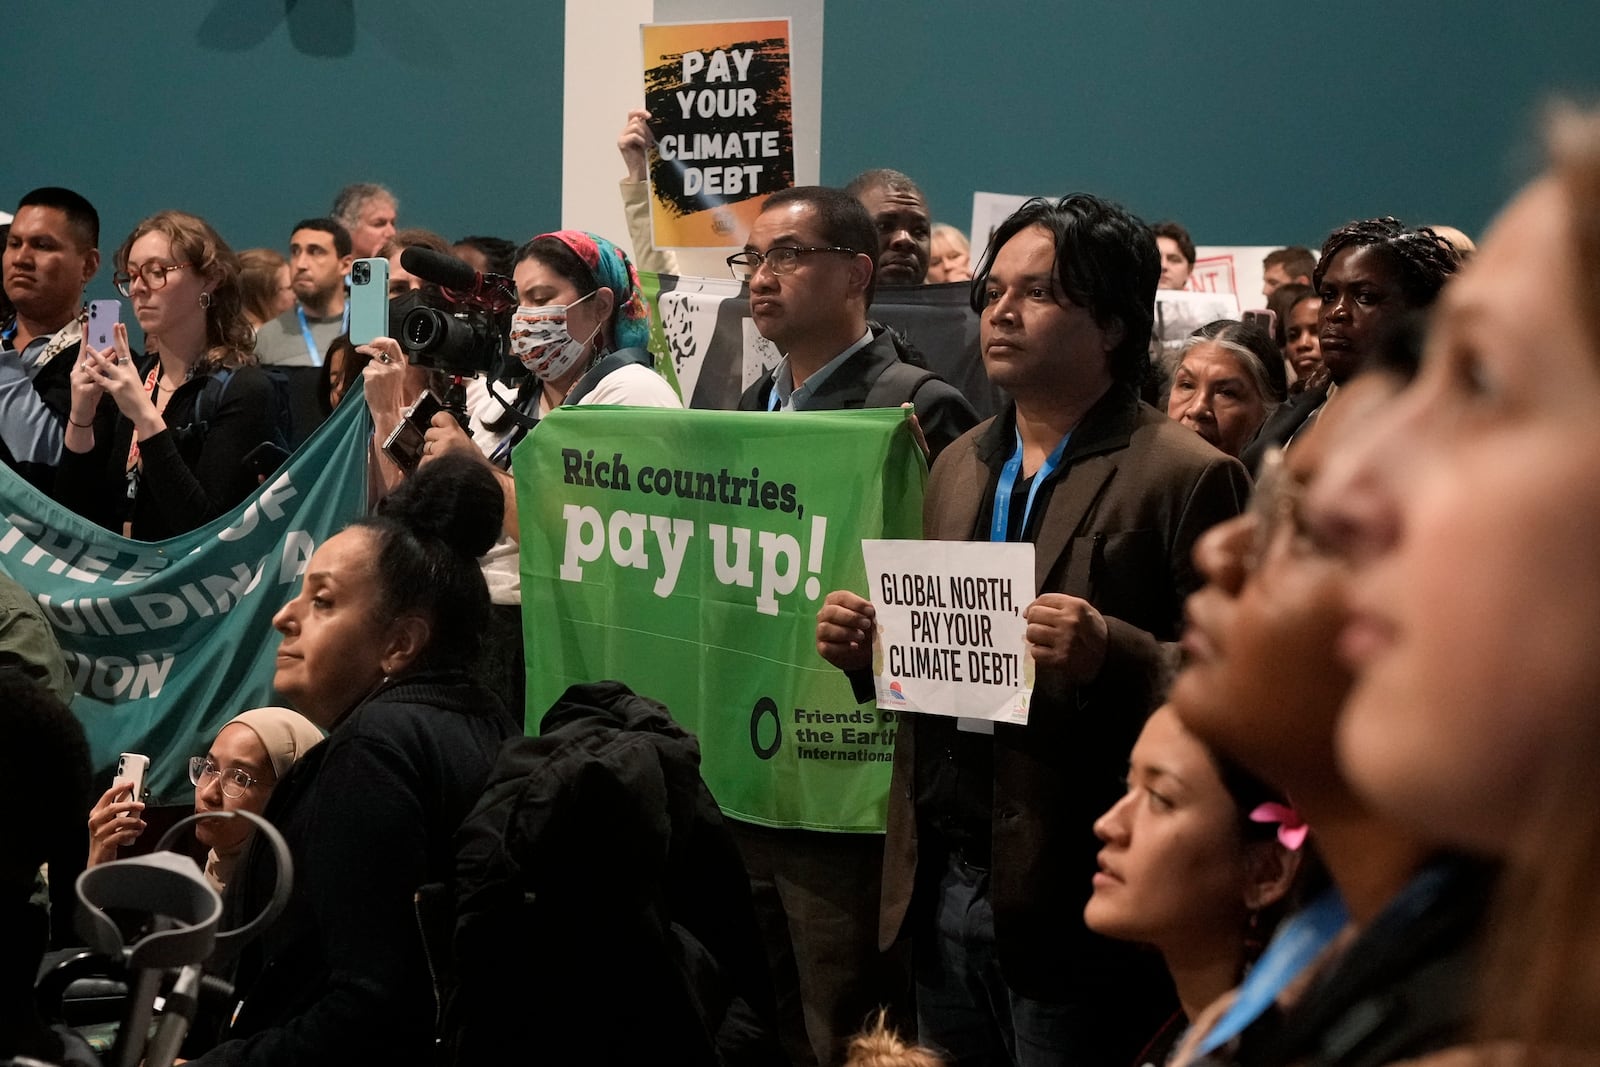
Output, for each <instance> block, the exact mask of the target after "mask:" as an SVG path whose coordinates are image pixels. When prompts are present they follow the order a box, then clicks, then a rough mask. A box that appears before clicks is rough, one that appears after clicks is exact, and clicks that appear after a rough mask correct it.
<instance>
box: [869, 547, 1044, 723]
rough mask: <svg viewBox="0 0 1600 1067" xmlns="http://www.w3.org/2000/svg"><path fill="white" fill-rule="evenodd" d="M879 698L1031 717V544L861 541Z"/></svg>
mask: <svg viewBox="0 0 1600 1067" xmlns="http://www.w3.org/2000/svg"><path fill="white" fill-rule="evenodd" d="M861 555H862V557H863V558H864V559H865V560H866V565H867V581H868V587H869V589H870V590H871V596H870V597H869V599H870V600H871V601H872V604H873V607H874V608H876V609H877V614H878V629H877V633H876V634H874V635H873V641H872V673H873V679H874V682H875V683H876V685H877V690H878V707H880V708H883V709H884V710H886V711H914V712H927V713H931V714H934V715H954V716H959V717H963V718H972V719H988V720H992V721H994V722H1007V723H1017V724H1025V723H1027V721H1028V703H1029V700H1030V699H1031V697H1032V695H1033V657H1032V656H1030V655H1029V654H1028V644H1027V640H1026V632H1027V623H1026V622H1025V621H1024V620H1023V618H1022V610H1023V609H1024V608H1026V607H1027V606H1028V605H1029V604H1030V603H1032V602H1033V599H1034V593H1033V546H1032V545H1031V544H1011V543H1005V544H991V543H990V542H987V541H862V542H861Z"/></svg>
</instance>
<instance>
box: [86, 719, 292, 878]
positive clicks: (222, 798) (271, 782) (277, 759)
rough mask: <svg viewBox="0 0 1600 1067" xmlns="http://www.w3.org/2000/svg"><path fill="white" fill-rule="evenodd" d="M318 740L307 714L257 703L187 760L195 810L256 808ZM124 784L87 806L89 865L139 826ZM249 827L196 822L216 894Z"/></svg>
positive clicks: (112, 853)
mask: <svg viewBox="0 0 1600 1067" xmlns="http://www.w3.org/2000/svg"><path fill="white" fill-rule="evenodd" d="M321 740H322V731H321V730H318V729H317V728H316V726H314V725H313V724H312V722H311V720H310V719H307V718H306V717H305V716H304V715H301V714H300V713H299V712H296V711H290V710H289V709H288V708H256V709H254V710H252V711H247V712H245V713H244V714H242V715H236V716H234V717H233V718H232V719H230V720H228V722H227V724H226V725H224V726H223V727H222V729H221V730H219V731H218V732H217V736H216V738H215V740H213V741H212V742H211V748H210V750H209V751H207V752H206V754H205V755H204V756H194V757H192V758H191V759H190V760H189V780H190V781H191V782H193V783H194V810H195V812H196V813H197V814H198V813H204V812H213V811H248V812H252V813H254V814H256V815H260V814H261V813H262V812H263V811H265V810H266V807H267V799H268V798H269V797H271V796H272V790H273V787H274V786H276V785H277V784H278V781H279V779H281V778H282V777H283V776H284V775H285V774H287V773H289V768H290V767H293V766H294V765H295V763H296V762H297V761H298V760H299V759H300V757H301V756H304V755H305V754H306V753H307V752H308V751H309V750H310V749H311V748H312V746H314V745H315V744H317V742H319V741H321ZM127 788H128V783H127V782H125V781H120V780H119V781H117V782H114V783H113V784H112V786H111V788H110V789H107V790H106V791H105V793H104V794H102V795H101V797H100V800H99V802H98V803H97V804H95V806H94V810H92V811H91V812H90V813H89V866H91V867H92V866H94V865H95V864H97V863H106V862H108V861H110V860H114V859H116V858H117V850H118V849H119V848H121V847H122V846H123V845H126V844H128V843H130V842H132V841H134V840H135V839H137V838H138V837H139V835H140V834H142V833H144V830H145V823H144V820H143V819H142V818H140V814H141V813H142V812H143V811H144V803H143V802H142V801H140V800H138V799H134V800H119V799H117V798H118V797H120V796H122V795H123V794H124V793H125V792H126V791H127ZM254 830H255V827H254V826H253V825H252V824H251V823H249V822H246V821H245V820H243V819H206V820H204V821H202V822H200V823H197V824H196V825H195V830H194V836H195V838H196V839H197V840H198V841H199V842H200V843H201V844H202V845H206V846H209V847H210V849H211V852H210V854H209V855H207V856H206V879H207V880H208V881H210V883H211V884H212V886H214V887H215V888H216V890H217V891H218V892H219V893H220V892H221V891H222V890H223V889H224V888H225V887H226V885H227V883H228V879H229V878H230V877H231V876H232V874H233V865H234V863H235V861H237V860H238V858H239V854H240V853H241V852H243V851H244V846H245V844H246V843H247V842H248V841H249V840H250V835H251V834H252V833H253V832H254Z"/></svg>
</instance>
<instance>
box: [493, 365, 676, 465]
mask: <svg viewBox="0 0 1600 1067" xmlns="http://www.w3.org/2000/svg"><path fill="white" fill-rule="evenodd" d="M655 365H656V358H655V356H653V355H651V354H650V353H649V352H648V351H646V350H645V349H643V348H624V349H621V350H620V351H617V352H612V353H610V354H608V355H607V356H605V358H603V359H601V360H600V362H598V363H596V364H595V365H594V366H592V367H590V368H589V369H588V370H587V371H586V372H584V375H583V377H582V378H579V379H578V381H577V384H575V385H574V386H573V387H572V389H571V390H570V391H568V393H567V399H566V400H564V401H563V402H562V404H561V406H562V407H569V406H571V405H573V404H576V403H578V401H580V400H582V399H583V398H584V397H586V396H588V395H589V394H590V393H592V392H594V390H595V388H596V387H597V386H599V384H600V383H601V382H602V381H604V380H605V378H606V376H607V375H609V374H611V372H613V371H618V370H621V369H622V368H623V367H632V366H640V367H650V368H651V369H654V368H655ZM498 384H499V383H497V382H493V381H491V382H489V383H488V385H489V395H490V396H492V397H494V398H495V400H496V401H498V402H499V404H500V406H501V407H503V408H505V410H506V412H507V413H508V414H509V415H510V416H511V417H512V419H513V420H515V421H516V423H517V429H515V430H513V431H512V432H511V433H510V434H509V435H507V437H506V439H505V440H504V441H501V442H500V443H499V444H498V445H496V446H495V448H494V451H492V452H491V453H489V462H490V463H493V464H494V465H495V466H496V467H499V468H500V469H501V470H509V469H510V467H511V450H512V449H514V448H516V447H517V444H518V443H519V442H520V441H521V440H522V439H523V438H524V437H526V436H527V435H528V431H529V430H532V429H533V428H534V427H535V426H537V425H539V419H538V417H537V416H535V415H530V414H529V413H528V412H526V411H524V410H523V409H522V405H521V404H519V403H517V402H516V401H513V400H507V399H506V398H505V397H504V396H501V395H500V390H499V389H498V388H496V386H497V385H498ZM538 396H539V393H538V391H537V390H535V391H534V392H533V393H532V394H531V395H530V397H529V398H528V399H531V400H534V401H535V404H536V403H537V399H538ZM524 403H526V401H524ZM535 410H537V407H535Z"/></svg>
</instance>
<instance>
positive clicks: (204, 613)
mask: <svg viewBox="0 0 1600 1067" xmlns="http://www.w3.org/2000/svg"><path fill="white" fill-rule="evenodd" d="M315 550H316V542H315V540H314V539H313V538H312V537H311V535H310V534H308V533H307V532H306V531H304V530H290V531H288V533H287V534H285V536H284V541H283V545H282V547H281V549H279V550H276V551H275V554H274V555H273V556H264V557H262V559H261V560H260V561H259V562H258V563H257V564H256V567H255V569H254V570H251V568H250V566H249V564H246V563H236V564H234V567H233V570H232V571H231V572H228V573H226V574H207V575H202V576H201V577H199V578H197V579H196V580H194V581H191V582H184V583H183V584H182V585H179V586H178V587H177V588H176V589H174V590H172V591H170V592H168V591H161V590H157V591H151V592H143V593H130V594H126V595H122V596H117V597H72V598H68V599H62V600H56V599H54V598H52V597H51V596H50V594H48V593H40V594H39V596H38V598H37V599H38V601H39V607H40V608H41V609H42V610H43V611H44V613H45V617H46V618H48V619H49V620H50V623H51V625H53V626H54V627H55V628H56V629H58V630H60V631H62V632H63V633H69V634H99V635H101V636H103V637H112V636H115V637H126V636H131V635H133V634H143V633H149V632H152V631H155V630H165V629H169V628H170V627H173V626H181V625H183V624H184V623H186V622H188V621H189V620H190V618H191V617H195V616H198V617H199V618H202V619H205V618H210V617H212V616H213V615H225V614H227V613H228V612H229V611H231V610H233V609H234V608H235V607H237V606H238V604H239V602H240V601H241V600H242V599H243V598H245V597H247V596H249V595H250V594H251V593H254V592H255V591H256V590H257V589H258V588H260V587H261V584H262V580H263V579H265V578H268V577H269V571H268V565H269V563H270V562H271V561H273V560H274V559H275V560H276V564H277V570H276V573H275V574H272V575H271V577H270V580H269V581H268V583H267V584H268V586H269V587H270V588H271V589H272V594H271V595H273V596H274V597H278V596H280V595H281V594H280V592H279V591H278V590H277V587H278V586H283V585H288V584H290V583H292V582H295V581H298V580H299V578H300V576H301V575H302V574H304V573H305V569H306V564H307V562H308V561H309V560H310V559H311V554H312V552H314V551H315ZM679 555H680V558H681V551H680V553H679ZM148 576H149V575H145V577H148ZM674 577H675V576H674ZM119 584H120V583H119Z"/></svg>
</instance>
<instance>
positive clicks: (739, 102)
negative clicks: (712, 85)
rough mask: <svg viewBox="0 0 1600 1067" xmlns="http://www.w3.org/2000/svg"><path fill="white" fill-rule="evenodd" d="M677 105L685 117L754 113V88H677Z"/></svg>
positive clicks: (720, 117) (750, 114) (715, 116)
mask: <svg viewBox="0 0 1600 1067" xmlns="http://www.w3.org/2000/svg"><path fill="white" fill-rule="evenodd" d="M673 95H675V96H676V97H677V98H678V107H680V108H682V109H683V117H684V118H686V119H693V118H701V119H732V118H744V117H746V116H753V115H754V114H755V113H756V91H755V90H754V89H701V90H700V91H699V92H696V91H695V90H693V89H679V90H678V91H677V92H676V93H675V94H673Z"/></svg>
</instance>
